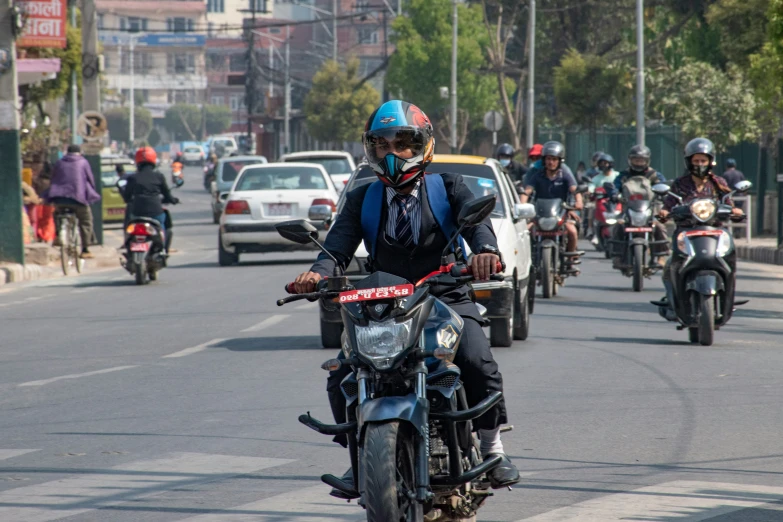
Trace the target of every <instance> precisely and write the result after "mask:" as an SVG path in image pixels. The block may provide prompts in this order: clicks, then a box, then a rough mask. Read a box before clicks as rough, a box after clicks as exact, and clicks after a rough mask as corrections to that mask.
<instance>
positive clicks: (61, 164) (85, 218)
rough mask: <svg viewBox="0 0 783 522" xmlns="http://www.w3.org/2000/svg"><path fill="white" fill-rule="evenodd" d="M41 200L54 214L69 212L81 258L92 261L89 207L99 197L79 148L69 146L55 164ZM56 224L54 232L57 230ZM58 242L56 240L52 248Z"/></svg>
mask: <svg viewBox="0 0 783 522" xmlns="http://www.w3.org/2000/svg"><path fill="white" fill-rule="evenodd" d="M43 197H44V199H46V200H47V201H49V203H50V204H52V205H54V206H55V208H56V210H55V215H57V211H61V210H72V211H73V212H74V214H75V215H76V219H77V220H78V222H79V235H80V236H81V239H82V254H81V257H82V259H92V258H93V257H95V256H93V254H92V253H91V252H90V249H89V245H90V243H92V235H93V231H92V211H91V210H90V205H92V204H93V203H95V202H96V201H99V200H100V199H101V196H100V195H99V194H98V191H97V190H96V188H95V178H93V175H92V169H91V168H90V163H89V162H88V161H87V159H86V158H85V157H84V156H82V149H81V147H79V146H78V145H75V144H73V145H69V146H68V153H67V154H66V155H65V156H63V157H62V158H61V159H60V160H59V161H58V162H57V163H56V164H55V165H54V172H53V173H52V180H51V185H50V186H49V189H48V190H47V191H45V192H44V195H43ZM59 229H60V227H59V223H58V224H57V230H59ZM59 241H61V239H60V238H59V237H57V238H56V239H55V245H56V244H58V242H59Z"/></svg>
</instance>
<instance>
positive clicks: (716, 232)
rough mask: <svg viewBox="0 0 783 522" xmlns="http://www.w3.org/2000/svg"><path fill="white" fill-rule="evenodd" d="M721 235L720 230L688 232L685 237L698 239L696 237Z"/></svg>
mask: <svg viewBox="0 0 783 522" xmlns="http://www.w3.org/2000/svg"><path fill="white" fill-rule="evenodd" d="M721 234H723V231H722V230H691V231H689V232H686V233H685V235H686V236H688V237H694V236H696V237H698V236H720V235H721Z"/></svg>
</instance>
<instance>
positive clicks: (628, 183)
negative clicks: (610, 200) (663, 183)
mask: <svg viewBox="0 0 783 522" xmlns="http://www.w3.org/2000/svg"><path fill="white" fill-rule="evenodd" d="M622 192H623V198H624V199H625V200H626V201H630V200H632V199H643V200H645V201H652V199H653V197H654V196H655V194H653V191H652V182H651V181H650V178H649V177H648V176H644V175H637V176H630V177H628V178H625V179H624V180H623V186H622Z"/></svg>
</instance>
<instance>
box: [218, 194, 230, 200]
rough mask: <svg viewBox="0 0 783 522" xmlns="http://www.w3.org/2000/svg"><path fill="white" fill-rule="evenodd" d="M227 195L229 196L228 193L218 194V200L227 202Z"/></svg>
mask: <svg viewBox="0 0 783 522" xmlns="http://www.w3.org/2000/svg"><path fill="white" fill-rule="evenodd" d="M229 194H230V193H229V192H223V193H221V194H220V196H218V197H219V198H220V199H221V200H222V201H225V200H227V199H228V196H229Z"/></svg>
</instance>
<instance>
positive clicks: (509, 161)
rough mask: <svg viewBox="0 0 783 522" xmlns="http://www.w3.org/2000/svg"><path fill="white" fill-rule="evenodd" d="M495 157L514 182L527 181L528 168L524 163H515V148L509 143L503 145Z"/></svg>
mask: <svg viewBox="0 0 783 522" xmlns="http://www.w3.org/2000/svg"><path fill="white" fill-rule="evenodd" d="M495 157H496V158H497V160H498V162H500V166H501V167H503V170H504V171H505V172H506V174H508V177H509V178H511V181H512V182H517V181H522V180H524V179H525V174H527V167H526V166H525V165H524V164H522V163H519V162H516V161H514V147H512V146H511V145H509V144H508V143H503V144H502V145H500V147H498V150H497V151H496V152H495Z"/></svg>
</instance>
